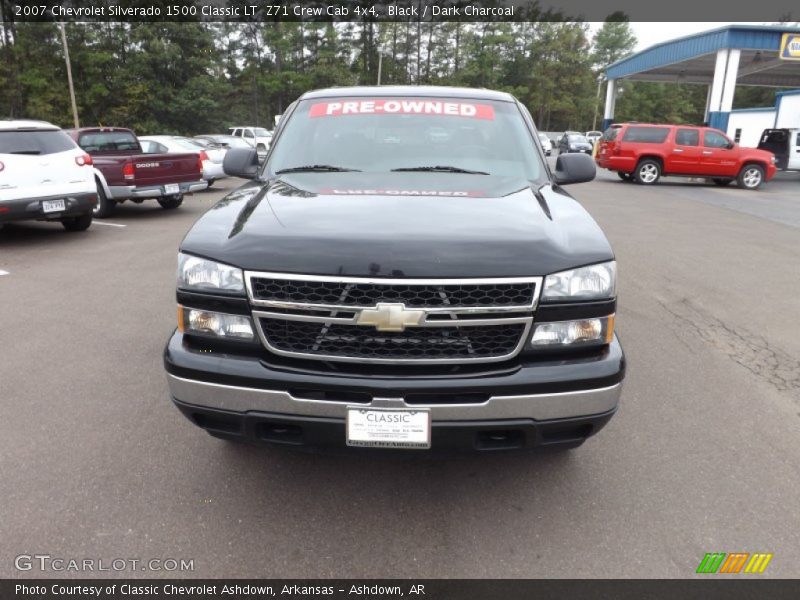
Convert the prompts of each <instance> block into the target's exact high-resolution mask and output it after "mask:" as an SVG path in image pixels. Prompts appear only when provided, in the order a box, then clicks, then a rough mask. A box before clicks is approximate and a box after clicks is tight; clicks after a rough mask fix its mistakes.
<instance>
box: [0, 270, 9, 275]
mask: <svg viewBox="0 0 800 600" xmlns="http://www.w3.org/2000/svg"><path fill="white" fill-rule="evenodd" d="M3 275H10V273H9V272H8V271H3V269H0V277H2V276H3Z"/></svg>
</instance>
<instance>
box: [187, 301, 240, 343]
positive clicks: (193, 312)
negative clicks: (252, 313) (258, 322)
mask: <svg viewBox="0 0 800 600" xmlns="http://www.w3.org/2000/svg"><path fill="white" fill-rule="evenodd" d="M178 329H179V330H180V331H181V332H183V333H192V334H195V335H200V336H205V337H213V338H222V339H231V340H239V341H244V342H251V341H253V340H254V339H255V335H254V334H253V324H252V321H251V320H250V317H245V316H242V315H230V314H227V313H219V312H214V311H211V310H200V309H196V308H187V307H185V306H178Z"/></svg>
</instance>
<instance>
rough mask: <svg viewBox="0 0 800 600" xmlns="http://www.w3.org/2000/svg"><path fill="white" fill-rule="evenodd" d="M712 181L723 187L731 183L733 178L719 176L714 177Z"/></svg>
mask: <svg viewBox="0 0 800 600" xmlns="http://www.w3.org/2000/svg"><path fill="white" fill-rule="evenodd" d="M712 181H713V182H714V183H715V184H716V185H718V186H720V187H722V186H725V185H728V184H729V183H730V182H731V181H732V180H731V179H719V178H714V179H712Z"/></svg>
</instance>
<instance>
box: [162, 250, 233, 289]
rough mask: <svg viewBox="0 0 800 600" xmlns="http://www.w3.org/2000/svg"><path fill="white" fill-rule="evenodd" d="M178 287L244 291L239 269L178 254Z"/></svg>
mask: <svg viewBox="0 0 800 600" xmlns="http://www.w3.org/2000/svg"><path fill="white" fill-rule="evenodd" d="M178 287H179V288H181V289H185V290H200V291H212V292H237V293H244V275H243V274H242V270H241V269H237V268H236V267H231V266H229V265H223V264H222V263H218V262H214V261H213V260H206V259H205V258H198V257H197V256H191V255H189V254H183V253H182V252H181V253H180V254H179V255H178Z"/></svg>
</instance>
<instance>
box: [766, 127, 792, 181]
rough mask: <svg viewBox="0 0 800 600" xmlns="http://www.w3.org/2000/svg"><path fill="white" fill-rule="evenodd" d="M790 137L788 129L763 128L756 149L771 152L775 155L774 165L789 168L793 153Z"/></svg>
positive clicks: (784, 168) (783, 169) (782, 169)
mask: <svg viewBox="0 0 800 600" xmlns="http://www.w3.org/2000/svg"><path fill="white" fill-rule="evenodd" d="M792 137H793V136H792V132H791V131H790V130H788V129H765V130H764V133H762V134H761V141H760V142H759V144H758V149H759V150H766V151H767V152H772V153H773V154H774V155H775V166H777V167H778V169H779V170H781V171H785V170H786V169H788V168H790V167H789V163H790V161H791V159H792V155H793V154H794V148H792V145H793V144H792ZM795 141H796V140H795ZM795 168H798V167H795Z"/></svg>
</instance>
